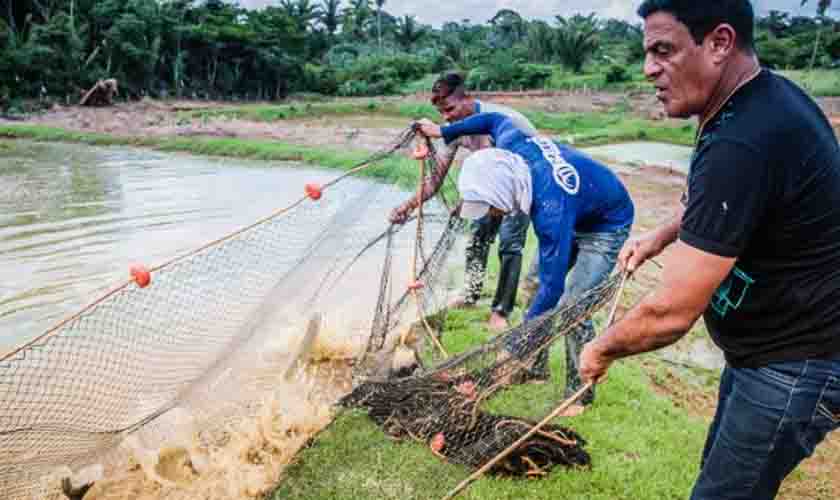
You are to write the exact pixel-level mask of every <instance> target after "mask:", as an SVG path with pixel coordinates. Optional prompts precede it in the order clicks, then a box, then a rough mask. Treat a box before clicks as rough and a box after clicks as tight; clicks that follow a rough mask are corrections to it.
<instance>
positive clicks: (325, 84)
mask: <svg viewBox="0 0 840 500" xmlns="http://www.w3.org/2000/svg"><path fill="white" fill-rule="evenodd" d="M302 90H303V91H305V92H314V93H317V94H335V93H336V92H337V91H338V79H337V78H336V74H335V71H334V70H333V69H332V68H331V67H329V66H320V65H317V64H309V63H307V64H305V65H304V66H303V88H302Z"/></svg>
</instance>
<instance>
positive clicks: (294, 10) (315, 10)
mask: <svg viewBox="0 0 840 500" xmlns="http://www.w3.org/2000/svg"><path fill="white" fill-rule="evenodd" d="M280 8H281V9H283V11H285V12H286V14H288V16H289V18H291V19H293V20H294V21H295V23H296V24H297V26H298V28H299V29H300V31H301V33H303V32H306V30H307V28H309V26H310V25H311V24H312V22H313V21H315V20H317V19H319V18H320V17H321V7H320V6H318V5H316V4H314V3H311V2H310V0H280Z"/></svg>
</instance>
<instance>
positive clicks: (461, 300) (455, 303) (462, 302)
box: [446, 295, 475, 309]
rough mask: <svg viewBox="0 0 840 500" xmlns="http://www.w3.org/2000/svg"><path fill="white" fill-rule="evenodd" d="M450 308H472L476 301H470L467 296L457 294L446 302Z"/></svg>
mask: <svg viewBox="0 0 840 500" xmlns="http://www.w3.org/2000/svg"><path fill="white" fill-rule="evenodd" d="M446 307H448V308H449V309H470V308H473V307H475V302H469V301H467V299H466V298H465V297H462V296H460V295H459V296H457V297H455V298H454V299H452V300H450V301H449V303H447V304H446Z"/></svg>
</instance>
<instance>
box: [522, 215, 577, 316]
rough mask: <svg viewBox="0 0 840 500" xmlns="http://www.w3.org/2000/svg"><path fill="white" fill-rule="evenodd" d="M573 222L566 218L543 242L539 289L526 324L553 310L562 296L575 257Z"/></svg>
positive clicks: (540, 243) (542, 239)
mask: <svg viewBox="0 0 840 500" xmlns="http://www.w3.org/2000/svg"><path fill="white" fill-rule="evenodd" d="M572 220H573V218H572V217H571V216H568V217H564V218H563V219H562V220H561V221H558V223H557V224H556V226H555V228H556V229H555V231H554V234H552V235H545V236H543V237H542V238H541V239H540V242H539V252H540V269H539V274H540V286H539V288H538V289H537V294H536V296H535V297H534V301H533V303H532V304H531V308H530V309H528V312H527V313H525V321H530V320H532V319H534V318H536V317H538V316H540V315H541V314H543V313H545V312H546V311H548V310H550V309H552V308H553V307H554V306H556V305H557V303H558V302H559V301H560V298H561V297H562V296H563V292H564V291H565V288H566V275H567V274H568V272H569V261H570V259H571V254H572V244H573V243H572V238H573V234H574V227H573V226H572V223H571V221H572Z"/></svg>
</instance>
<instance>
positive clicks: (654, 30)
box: [644, 12, 721, 118]
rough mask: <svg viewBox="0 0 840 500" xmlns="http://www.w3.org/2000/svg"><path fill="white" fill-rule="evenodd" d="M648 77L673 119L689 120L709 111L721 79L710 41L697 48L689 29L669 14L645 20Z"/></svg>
mask: <svg viewBox="0 0 840 500" xmlns="http://www.w3.org/2000/svg"><path fill="white" fill-rule="evenodd" d="M644 46H645V54H646V55H645V68H644V71H645V76H646V77H647V78H648V79H649V80H650V81H651V82H653V84H654V86H655V87H656V98H657V99H659V101H660V102H661V103H662V104H663V105H664V106H665V113H667V115H668V116H670V117H673V118H688V117H690V116H693V115H697V114H700V113H701V112H703V110H704V109H705V108H706V106H707V103H708V102H709V100H710V99H711V97H712V93H713V92H714V89H715V87H716V86H717V84H718V82H719V81H720V78H721V66H720V65H718V64H715V59H714V57H715V56H714V53H713V51H712V48H711V42H710V37H706V40H705V41H704V43H702V44H700V45H697V44H696V43H695V42H694V38H692V37H691V32H690V31H689V30H688V27H687V26H686V25H684V24H682V23H681V22H679V21H678V20H677V18H675V17H674V16H673V15H671V14H669V13H667V12H657V13H655V14H651V15H650V16H648V17H647V19H645V39H644Z"/></svg>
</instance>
